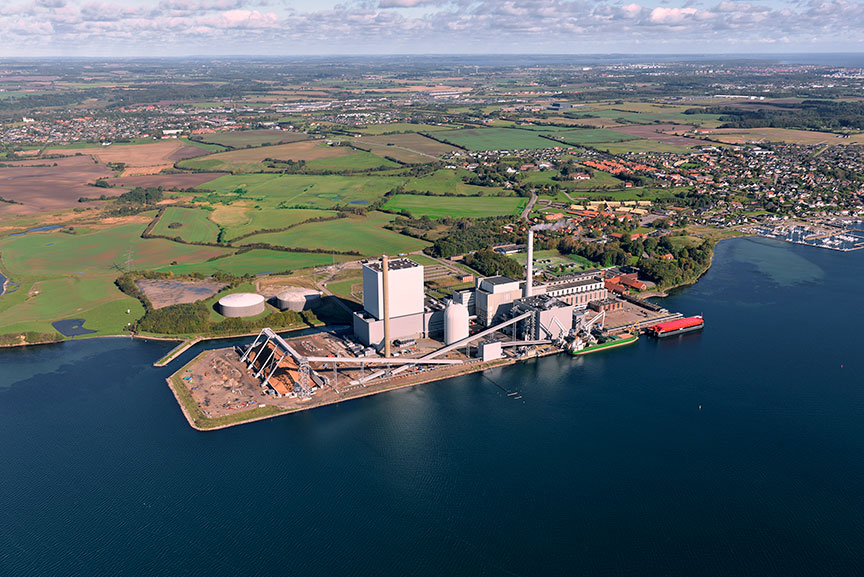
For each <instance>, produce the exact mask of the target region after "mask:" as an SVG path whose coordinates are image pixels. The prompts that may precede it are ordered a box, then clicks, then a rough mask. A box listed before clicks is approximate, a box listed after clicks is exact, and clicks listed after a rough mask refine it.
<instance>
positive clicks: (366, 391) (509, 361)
mask: <svg viewBox="0 0 864 577" xmlns="http://www.w3.org/2000/svg"><path fill="white" fill-rule="evenodd" d="M627 344H630V343H627ZM563 352H565V351H563V350H559V349H552V350H547V351H544V352H542V353H541V352H538V353H536V354H535V355H533V356H529V357H524V358H506V359H499V360H497V361H491V362H487V363H483V362H479V363H476V364H472V365H470V366H464V365H463V367H464V368H465V369H466V370H462V371H458V372H455V373H453V374H449V375H446V376H443V377H439V376H437V375H434V374H433V375H425V376H423V377H421V378H418V379H417V380H409V381H407V382H401V383H393V384H390V385H389V386H384V387H382V388H380V389H379V388H371V387H370V388H366V387H364V388H360V389H356V393H354V394H350V395H348V396H345V397H343V398H338V399H332V400H328V401H325V402H321V403H319V404H314V405H311V406H307V407H304V406H300V407H296V408H291V409H281V408H280V410H279V411H278V412H276V413H272V414H268V415H256V416H250V417H249V418H248V419H243V420H240V421H237V422H234V423H225V424H219V425H214V426H211V427H207V426H201V425H200V424H198V422H196V420H195V419H194V417H192V414H191V413H190V411H189V408H188V407H187V406H186V403H184V401H183V399H182V398H181V397H182V395H181V394H180V393H179V392H178V391H177V390H176V388H175V387H178V386H180V387H184V388H185V385H183V383H180V382H177V380H175V379H176V377H177V376H178V375H179V374H180V373H181V371H183V369H184V368H185V367H186V366H188V365H190V364H192V363H193V362H194V361H195V360H197V359H198V356H200V355H198V356H196V357H195V359H192V360H191V361H189V363H187V364H186V365H183V366H182V367H180V369H178V370H177V371H176V372H175V373H173V374H172V375H171V376H170V377H168V378H166V379H165V381H166V382H167V383H168V387H169V388H170V389H171V393H172V394H173V395H174V398H175V399H176V400H177V404H178V405H180V410H181V411H182V413H183V416H184V417H186V421H187V422H188V423H189V426H190V427H192V428H193V429H195V430H196V431H201V432H209V431H219V430H222V429H228V428H231V427H237V426H239V425H246V424H248V423H255V422H257V421H264V420H267V419H273V418H276V417H283V416H285V415H291V414H294V413H299V412H301V411H309V410H312V409H317V408H320V407H327V406H330V405H337V404H339V403H343V402H346V401H353V400H355V399H362V398H365V397H371V396H373V395H378V394H382V393H389V392H391V391H397V390H399V389H405V388H409V387H416V386H418V385H425V384H428V383H431V382H440V381H446V380H449V379H453V378H456V377H462V376H465V375H471V374H475V373H480V372H483V371H486V370H489V369H495V368H499V367H506V366H510V365H515V364H516V363H522V362H526V361H530V360H536V359H539V358H542V357H548V356H552V355H558V354H561V353H563ZM187 393H188V390H187ZM190 397H191V394H190ZM271 406H272V405H271ZM250 410H255V409H250ZM238 414H242V413H238ZM205 418H206V417H205ZM217 418H222V417H217ZM208 420H209V419H208ZM212 420H215V419H212Z"/></svg>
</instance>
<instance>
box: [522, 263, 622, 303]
mask: <svg viewBox="0 0 864 577" xmlns="http://www.w3.org/2000/svg"><path fill="white" fill-rule="evenodd" d="M534 292H535V294H537V293H538V292H540V291H538V290H536V289H535V291H534ZM543 294H547V295H550V296H553V297H555V298H558V299H560V300H562V301H564V302H565V303H567V304H570V305H574V306H575V307H577V308H580V309H584V308H586V307H587V306H588V303H590V302H591V301H601V300H605V299H606V298H607V297H608V296H609V291H608V290H607V289H606V286H605V284H604V283H603V279H602V277H601V276H600V274H599V271H585V272H581V273H575V274H568V275H563V276H560V277H558V278H556V279H554V280H551V281H549V282H547V283H546V285H545V287H544V290H543Z"/></svg>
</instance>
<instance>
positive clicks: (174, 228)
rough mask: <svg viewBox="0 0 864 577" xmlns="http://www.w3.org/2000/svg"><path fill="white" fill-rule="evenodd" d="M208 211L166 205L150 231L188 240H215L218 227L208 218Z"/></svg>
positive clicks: (217, 234)
mask: <svg viewBox="0 0 864 577" xmlns="http://www.w3.org/2000/svg"><path fill="white" fill-rule="evenodd" d="M209 217H210V213H209V212H208V211H206V210H204V209H200V208H178V207H174V206H171V207H168V208H166V209H165V212H164V213H162V216H161V217H160V218H159V221H158V222H157V223H156V226H154V227H153V231H152V233H153V234H155V235H160V236H167V237H172V238H173V237H177V236H179V237H180V238H182V239H183V240H187V241H190V242H216V240H217V237H218V236H219V227H218V226H217V225H216V223H215V222H213V221H212V220H210V218H209Z"/></svg>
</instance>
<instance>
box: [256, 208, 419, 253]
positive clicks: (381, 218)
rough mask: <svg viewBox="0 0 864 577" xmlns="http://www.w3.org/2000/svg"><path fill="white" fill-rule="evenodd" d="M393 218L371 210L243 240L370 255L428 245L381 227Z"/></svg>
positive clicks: (405, 250) (397, 251)
mask: <svg viewBox="0 0 864 577" xmlns="http://www.w3.org/2000/svg"><path fill="white" fill-rule="evenodd" d="M393 218H394V217H393V215H390V214H385V213H383V212H373V213H371V214H369V215H367V216H356V217H350V218H343V219H339V220H334V221H331V222H313V223H310V224H302V225H300V226H297V227H294V228H292V229H290V230H286V231H285V232H275V233H268V234H258V235H255V236H251V237H249V238H247V239H244V241H243V242H244V243H254V242H266V243H269V244H272V245H277V246H285V247H302V248H319V249H324V250H338V251H351V250H356V251H359V252H360V253H362V254H364V255H369V256H374V255H380V254H385V253H386V254H397V253H403V252H412V251H415V250H420V249H422V248H425V247H426V246H428V245H429V243H427V242H425V241H422V240H419V239H416V238H412V237H409V236H404V235H401V234H399V233H396V232H393V231H391V230H387V229H385V228H383V227H384V225H386V224H388V223H390V222H391V221H392V220H393ZM323 256H327V255H323Z"/></svg>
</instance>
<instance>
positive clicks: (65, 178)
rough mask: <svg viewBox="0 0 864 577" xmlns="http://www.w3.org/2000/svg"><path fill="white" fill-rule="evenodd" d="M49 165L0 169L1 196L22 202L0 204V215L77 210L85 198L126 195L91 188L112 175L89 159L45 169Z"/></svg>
mask: <svg viewBox="0 0 864 577" xmlns="http://www.w3.org/2000/svg"><path fill="white" fill-rule="evenodd" d="M45 163H46V161H42V162H41V164H42V166H16V167H0V197H3V198H5V199H6V200H12V201H15V202H19V203H21V204H8V203H0V215H4V216H6V215H19V214H35V213H40V212H51V211H56V210H62V209H67V208H73V207H76V206H79V204H78V199H79V198H81V197H82V196H98V195H99V194H107V195H109V196H116V195H118V194H120V193H122V192H123V191H122V190H119V191H112V190H110V189H97V188H93V187H91V186H87V183H88V182H95V181H96V180H97V179H99V178H104V177H106V176H110V175H111V171H109V170H108V169H107V168H105V166H103V165H100V164H94V163H93V161H92V160H91V159H90V158H89V157H87V156H73V157H70V158H60V159H57V160H56V161H51V165H49V166H44V165H45ZM55 164H56V166H54V165H55ZM97 191H98V192H99V194H96V192H97Z"/></svg>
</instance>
